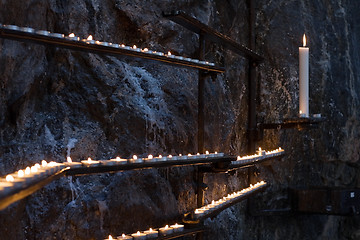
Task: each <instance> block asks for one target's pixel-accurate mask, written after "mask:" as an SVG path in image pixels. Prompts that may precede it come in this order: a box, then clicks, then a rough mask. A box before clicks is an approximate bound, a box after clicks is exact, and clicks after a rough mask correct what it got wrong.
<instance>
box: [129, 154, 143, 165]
mask: <svg viewBox="0 0 360 240" xmlns="http://www.w3.org/2000/svg"><path fill="white" fill-rule="evenodd" d="M129 162H133V163H141V162H143V159H142V158H139V157H138V156H136V155H133V156H132V158H131V159H129Z"/></svg>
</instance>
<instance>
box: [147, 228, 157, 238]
mask: <svg viewBox="0 0 360 240" xmlns="http://www.w3.org/2000/svg"><path fill="white" fill-rule="evenodd" d="M144 234H145V235H146V239H149V238H157V237H158V236H159V232H158V231H156V230H154V229H152V228H150V229H149V230H147V231H144Z"/></svg>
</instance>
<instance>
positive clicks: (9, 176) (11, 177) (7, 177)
mask: <svg viewBox="0 0 360 240" xmlns="http://www.w3.org/2000/svg"><path fill="white" fill-rule="evenodd" d="M14 180H15V179H14V177H13V176H11V175H7V176H6V181H8V182H13V181H14Z"/></svg>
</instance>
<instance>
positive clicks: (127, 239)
mask: <svg viewBox="0 0 360 240" xmlns="http://www.w3.org/2000/svg"><path fill="white" fill-rule="evenodd" d="M117 239H118V240H119V239H122V240H130V239H133V237H131V236H128V235H125V234H124V233H123V234H121V236H118V237H117Z"/></svg>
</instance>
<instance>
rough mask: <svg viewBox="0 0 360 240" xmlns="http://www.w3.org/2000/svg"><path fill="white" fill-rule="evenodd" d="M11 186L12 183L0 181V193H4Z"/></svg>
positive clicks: (12, 186) (11, 187) (12, 185)
mask: <svg viewBox="0 0 360 240" xmlns="http://www.w3.org/2000/svg"><path fill="white" fill-rule="evenodd" d="M13 188H14V184H13V183H11V182H7V181H0V194H5V193H7V192H8V191H10V190H11V189H13Z"/></svg>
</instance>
